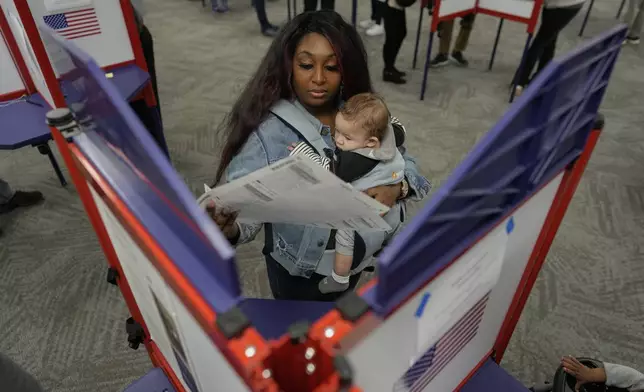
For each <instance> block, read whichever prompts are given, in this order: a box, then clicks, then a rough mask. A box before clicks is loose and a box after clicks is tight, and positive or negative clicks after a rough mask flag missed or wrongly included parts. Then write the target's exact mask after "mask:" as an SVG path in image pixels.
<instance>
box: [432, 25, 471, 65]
mask: <svg viewBox="0 0 644 392" xmlns="http://www.w3.org/2000/svg"><path fill="white" fill-rule="evenodd" d="M475 18H476V15H475V14H469V15H465V16H464V17H463V18H461V28H460V30H459V32H458V37H456V43H455V44H454V49H453V50H452V55H451V59H452V61H454V62H455V63H457V64H458V65H461V66H463V67H466V66H467V65H468V62H467V60H466V59H465V57H464V56H463V52H464V51H465V49H467V44H468V43H469V41H470V35H471V33H472V28H473V27H474V19H475ZM439 29H440V34H439V36H440V44H439V47H438V54H437V55H436V56H435V57H434V59H433V60H432V62H431V63H430V66H431V67H433V68H437V67H442V66H444V65H447V64H449V60H450V55H449V50H450V47H451V44H452V34H453V33H454V20H449V21H444V22H441V23H440V27H439Z"/></svg>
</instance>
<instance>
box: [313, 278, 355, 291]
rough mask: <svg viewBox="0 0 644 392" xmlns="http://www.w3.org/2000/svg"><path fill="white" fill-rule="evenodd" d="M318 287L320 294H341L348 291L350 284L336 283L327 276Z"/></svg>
mask: <svg viewBox="0 0 644 392" xmlns="http://www.w3.org/2000/svg"><path fill="white" fill-rule="evenodd" d="M318 287H319V288H320V292H321V293H322V294H328V293H340V292H342V291H346V290H347V289H348V288H349V283H339V282H336V281H335V280H334V279H333V278H332V277H330V276H327V277H326V278H324V279H322V280H321V281H320V284H319V285H318Z"/></svg>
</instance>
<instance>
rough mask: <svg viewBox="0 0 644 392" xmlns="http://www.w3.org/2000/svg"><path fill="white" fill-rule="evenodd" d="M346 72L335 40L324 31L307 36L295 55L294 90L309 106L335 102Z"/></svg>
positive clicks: (304, 103)
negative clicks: (323, 32) (328, 37)
mask: <svg viewBox="0 0 644 392" xmlns="http://www.w3.org/2000/svg"><path fill="white" fill-rule="evenodd" d="M341 83H342V75H340V66H339V64H338V59H337V58H336V55H335V52H334V51H333V47H332V46H331V43H330V42H329V41H328V40H327V39H326V38H325V37H324V36H323V35H321V34H318V33H310V34H307V35H305V36H304V38H302V40H301V41H300V43H299V44H298V45H297V48H296V49H295V57H294V58H293V89H294V90H295V94H296V95H297V98H298V99H299V101H300V102H301V103H302V104H303V105H305V106H308V107H314V108H317V107H321V106H325V105H327V104H329V103H331V102H334V100H335V97H336V96H337V94H338V91H339V90H340V84H341Z"/></svg>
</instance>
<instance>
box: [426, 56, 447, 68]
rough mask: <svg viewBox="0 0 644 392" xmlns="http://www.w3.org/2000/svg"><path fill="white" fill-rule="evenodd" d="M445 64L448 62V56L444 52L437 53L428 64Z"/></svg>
mask: <svg viewBox="0 0 644 392" xmlns="http://www.w3.org/2000/svg"><path fill="white" fill-rule="evenodd" d="M447 64H449V57H447V55H446V54H445V53H439V54H437V55H436V57H434V59H433V60H432V61H431V62H430V63H429V66H430V67H432V68H439V67H444V66H446V65H447Z"/></svg>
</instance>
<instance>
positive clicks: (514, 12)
mask: <svg viewBox="0 0 644 392" xmlns="http://www.w3.org/2000/svg"><path fill="white" fill-rule="evenodd" d="M429 1H432V0H423V1H421V2H420V15H419V17H418V29H417V31H416V44H415V46H414V59H413V63H412V65H413V67H414V68H416V63H417V59H418V45H419V43H420V31H421V29H422V26H423V15H424V12H423V10H424V9H425V8H426V7H427V4H428V2H429ZM434 1H435V5H434V11H433V13H432V19H431V23H430V32H429V40H428V41H427V53H426V58H425V68H424V70H423V82H422V85H421V90H420V99H421V100H423V99H425V91H426V88H427V77H428V73H429V63H430V61H431V55H432V45H433V42H434V35H435V33H436V32H437V30H438V26H439V23H441V22H444V21H450V20H454V19H455V18H459V17H464V16H466V15H468V14H484V15H490V16H494V17H498V18H499V25H498V29H497V32H496V38H495V40H494V46H493V49H492V54H491V56H490V62H489V65H488V69H492V66H493V65H494V58H495V56H496V50H497V47H498V44H499V38H500V36H501V31H502V29H503V23H504V21H505V20H506V19H507V20H510V21H513V22H518V23H522V24H525V25H526V33H527V38H526V43H525V48H524V50H523V55H522V56H521V60H520V63H519V67H521V66H522V65H523V62H524V59H525V56H526V53H527V50H528V48H529V47H530V42H531V41H532V35H533V33H534V29H535V27H536V25H537V22H538V20H539V13H540V11H541V6H542V5H543V0H434ZM513 97H514V96H513ZM513 97H512V98H511V99H510V100H512V99H513Z"/></svg>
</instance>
